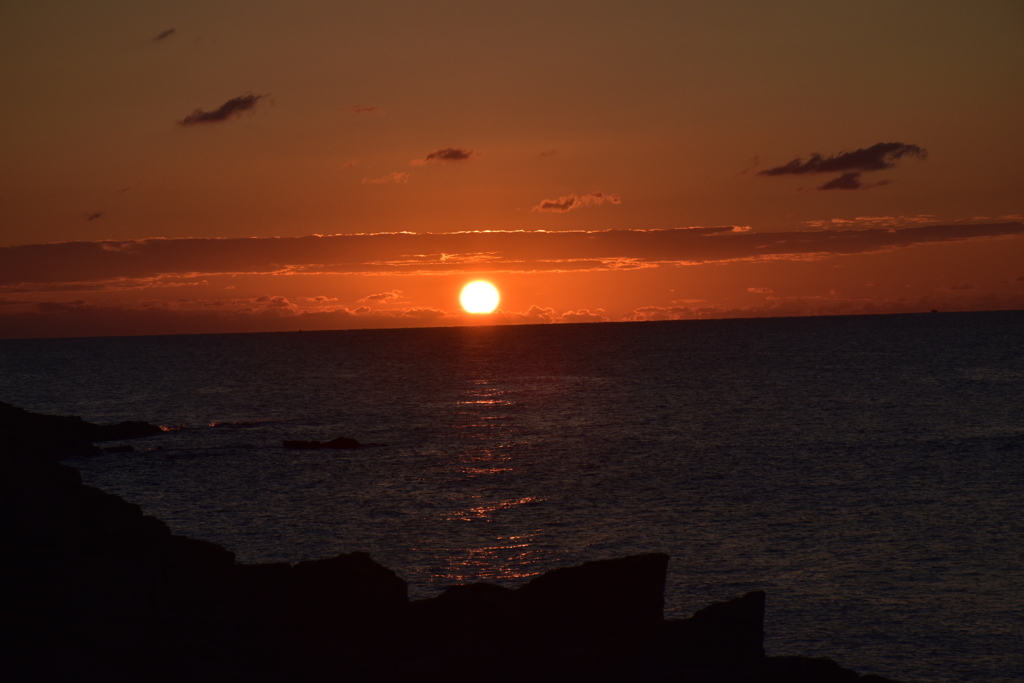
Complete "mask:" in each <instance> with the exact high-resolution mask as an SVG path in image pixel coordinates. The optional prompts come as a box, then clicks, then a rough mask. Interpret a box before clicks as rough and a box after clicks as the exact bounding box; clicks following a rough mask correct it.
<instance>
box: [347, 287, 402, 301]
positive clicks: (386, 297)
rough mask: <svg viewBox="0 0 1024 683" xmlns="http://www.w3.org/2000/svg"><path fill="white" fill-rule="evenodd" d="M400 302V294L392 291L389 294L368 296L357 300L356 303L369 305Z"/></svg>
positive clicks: (394, 290) (382, 293)
mask: <svg viewBox="0 0 1024 683" xmlns="http://www.w3.org/2000/svg"><path fill="white" fill-rule="evenodd" d="M401 300H402V292H401V291H399V290H397V289H392V290H391V291H390V292H381V293H379V294H370V295H368V296H364V297H363V298H362V299H359V300H358V301H357V302H356V303H360V304H370V303H377V304H379V303H394V302H397V301H401Z"/></svg>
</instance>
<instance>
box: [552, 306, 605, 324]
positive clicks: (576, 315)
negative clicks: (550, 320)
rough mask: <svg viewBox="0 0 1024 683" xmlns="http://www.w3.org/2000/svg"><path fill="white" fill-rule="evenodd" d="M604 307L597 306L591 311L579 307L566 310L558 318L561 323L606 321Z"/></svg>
mask: <svg viewBox="0 0 1024 683" xmlns="http://www.w3.org/2000/svg"><path fill="white" fill-rule="evenodd" d="M604 312H605V311H604V309H603V308H598V309H595V310H593V311H590V310H587V309H586V308H581V309H579V310H577V311H566V312H565V313H563V314H562V315H561V317H560V318H559V321H560V322H563V323H606V322H608V320H609V318H608V317H607V316H606V315H604Z"/></svg>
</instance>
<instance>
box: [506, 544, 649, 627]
mask: <svg viewBox="0 0 1024 683" xmlns="http://www.w3.org/2000/svg"><path fill="white" fill-rule="evenodd" d="M667 569H668V555H665V554H664V553H651V554H649V555H634V556H632V557H623V558H618V559H614V560H598V561H595V562H585V563H583V564H581V565H579V566H577V567H562V568H559V569H554V570H552V571H549V572H547V573H546V574H542V575H540V576H538V577H537V578H535V579H533V580H532V581H530V582H529V583H527V584H526V585H525V586H523V587H522V588H520V589H519V590H518V591H517V595H518V597H519V601H520V604H521V605H522V609H523V611H524V612H525V613H526V615H527V616H528V617H529V618H531V619H533V620H536V621H544V622H546V623H549V624H556V623H557V624H565V623H571V624H573V625H575V626H577V627H584V628H594V627H601V628H607V627H611V626H614V627H615V628H625V629H633V628H637V627H645V626H651V625H656V624H660V623H661V621H662V611H663V609H664V606H665V599H664V594H665V573H666V571H667Z"/></svg>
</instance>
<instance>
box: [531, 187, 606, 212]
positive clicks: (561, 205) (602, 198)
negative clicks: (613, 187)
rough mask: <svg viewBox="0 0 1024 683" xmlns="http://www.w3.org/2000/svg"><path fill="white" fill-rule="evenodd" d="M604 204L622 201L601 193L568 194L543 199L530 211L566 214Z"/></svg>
mask: <svg viewBox="0 0 1024 683" xmlns="http://www.w3.org/2000/svg"><path fill="white" fill-rule="evenodd" d="M605 202H608V203H609V204H621V203H622V199H621V198H620V197H619V195H617V194H605V193H603V192H591V193H590V194H585V195H578V194H570V195H566V196H564V197H559V198H558V199H544V200H542V201H541V202H540V203H539V204H537V205H536V206H534V207H533V208H532V209H531V211H549V212H554V213H566V212H568V211H572V210H574V209H578V208H580V207H583V206H600V205H601V204H604V203H605Z"/></svg>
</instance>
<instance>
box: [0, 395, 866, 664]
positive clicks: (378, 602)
mask: <svg viewBox="0 0 1024 683" xmlns="http://www.w3.org/2000/svg"><path fill="white" fill-rule="evenodd" d="M125 424H131V425H141V424H144V423H125ZM103 429H104V428H97V427H96V426H94V425H88V423H84V422H83V421H81V420H80V419H78V418H63V417H59V418H54V417H49V416H41V415H34V414H31V413H27V412H25V411H22V410H20V409H17V408H13V407H11V406H8V405H6V404H0V474H2V480H0V525H2V527H0V532H2V538H0V542H2V544H3V548H4V551H5V553H4V554H5V556H6V557H7V558H8V559H7V560H5V561H4V563H3V582H2V586H3V588H2V590H3V594H2V596H0V600H2V601H3V604H4V610H3V617H2V618H3V620H4V623H3V624H2V627H3V631H4V633H6V634H7V637H6V639H4V640H3V641H2V643H3V644H2V648H3V661H4V662H5V663H4V671H5V673H6V674H7V676H8V678H9V680H46V681H59V680H66V681H83V680H95V681H141V680H146V681H184V680H188V681H195V680H199V681H203V680H218V681H234V680H238V681H241V680H245V681H279V680H321V679H324V680H356V681H371V680H372V681H405V680H408V681H442V680H443V681H479V680H491V681H513V680H514V681H520V680H531V681H563V680H592V681H669V680H671V681H690V682H695V683H701V682H708V683H710V682H711V681H715V682H722V681H726V682H728V681H736V682H745V683H762V682H763V683H768V682H780V683H781V682H784V681H785V682H790V681H794V682H799V681H804V682H807V683H819V682H820V683H831V682H832V681H835V682H837V683H838V682H841V681H842V682H845V681H851V682H852V681H858V680H859V681H864V682H865V683H866V682H868V681H874V682H875V683H882V682H883V681H884V679H881V678H879V677H875V676H864V677H860V676H858V675H857V674H856V673H855V672H853V671H850V670H848V669H843V668H841V667H839V666H838V665H837V664H836V663H835V662H832V661H830V660H823V659H806V658H800V657H767V656H766V655H765V653H764V649H763V621H764V597H765V596H764V593H761V592H753V593H748V594H747V595H744V596H742V597H738V598H736V599H734V600H730V601H728V602H725V603H720V604H715V605H711V606H709V607H705V608H704V609H702V610H699V611H698V612H697V613H696V614H694V615H693V616H692V617H690V618H689V619H682V620H665V619H664V618H663V615H662V608H663V602H664V599H663V595H664V587H665V573H666V568H667V565H668V556H667V555H664V554H660V553H656V554H649V555H639V556H632V557H625V558H618V559H612V560H600V561H595V562H587V563H585V564H583V565H580V566H577V567H567V568H561V569H555V570H552V571H550V572H547V573H546V574H543V575H541V576H538V577H536V578H534V579H533V580H532V581H530V582H529V583H527V584H525V585H524V586H522V587H520V588H518V589H510V588H504V587H500V586H496V585H492V584H486V583H479V584H471V585H465V586H453V587H451V588H449V589H447V590H446V591H444V592H443V593H441V594H440V595H439V596H437V597H435V598H431V599H429V600H417V601H410V600H409V599H408V595H407V590H406V583H405V581H403V580H402V579H401V578H400V577H398V576H397V575H396V574H395V573H394V572H392V571H391V570H390V569H388V568H386V567H383V566H381V565H380V564H378V563H376V562H374V561H373V560H372V559H371V558H370V557H369V555H367V554H365V553H358V552H356V553H349V554H344V555H338V556H337V557H334V558H329V559H323V560H315V561H310V562H299V563H298V564H295V565H291V564H287V563H278V564H249V565H247V564H239V563H236V562H235V557H234V554H233V553H231V552H230V551H228V550H226V549H224V548H222V547H220V546H218V545H216V544H213V543H209V542H206V541H200V540H195V539H190V538H186V537H184V536H179V535H175V534H173V533H171V531H170V529H168V527H167V525H165V524H164V523H163V522H161V521H160V520H158V519H156V518H154V517H150V516H146V515H143V514H142V511H141V509H140V508H139V507H138V506H137V505H133V504H131V503H128V502H126V501H125V500H123V499H122V498H120V497H118V496H115V495H112V494H108V493H105V492H103V491H100V490H99V489H96V488H93V487H90V486H85V485H83V484H82V481H81V477H80V476H79V474H78V472H77V470H75V469H73V468H71V467H69V466H67V465H64V464H62V463H60V462H59V458H60V457H61V456H63V455H66V454H68V453H81V452H87V451H88V450H89V449H90V448H91V447H92V443H91V441H92V440H100V439H99V438H97V437H96V435H97V434H105V433H109V432H104V431H103ZM124 429H126V430H131V433H132V434H137V435H140V436H142V435H145V434H146V433H147V429H146V428H142V427H139V428H136V427H134V426H133V427H130V428H124ZM125 433H127V432H121V433H120V435H118V436H117V437H116V438H118V439H122V438H129V437H128V436H125V435H124V434H125ZM148 433H152V432H148Z"/></svg>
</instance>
